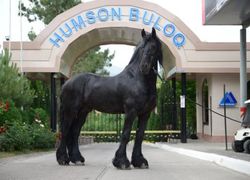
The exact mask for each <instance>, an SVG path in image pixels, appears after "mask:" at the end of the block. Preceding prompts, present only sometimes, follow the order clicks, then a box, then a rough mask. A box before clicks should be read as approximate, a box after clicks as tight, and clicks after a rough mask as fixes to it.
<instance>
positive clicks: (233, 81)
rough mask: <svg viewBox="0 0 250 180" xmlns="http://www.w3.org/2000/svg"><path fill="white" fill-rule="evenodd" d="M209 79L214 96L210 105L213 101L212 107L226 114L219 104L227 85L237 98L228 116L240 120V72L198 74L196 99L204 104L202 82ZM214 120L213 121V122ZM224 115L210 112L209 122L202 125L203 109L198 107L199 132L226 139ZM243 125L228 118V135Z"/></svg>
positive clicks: (212, 95)
mask: <svg viewBox="0 0 250 180" xmlns="http://www.w3.org/2000/svg"><path fill="white" fill-rule="evenodd" d="M205 78H206V79H207V81H208V86H209V97H210V96H211V97H212V101H211V102H210V100H209V107H210V104H211V103H212V109H213V110H214V111H216V112H218V113H221V114H224V108H223V107H220V106H219V103H220V101H221V98H222V97H223V87H224V84H225V85H226V91H231V92H232V93H233V95H234V96H235V98H236V100H237V104H236V106H235V107H231V108H230V107H229V108H227V116H228V117H231V118H233V119H236V120H238V121H240V118H239V117H240V110H239V107H240V104H239V100H240V82H239V74H225V73H223V74H222V73H220V74H218V73H216V74H197V75H196V80H197V86H196V98H197V99H196V101H197V102H198V103H200V104H202V83H203V80H204V79H205ZM211 121H212V123H211ZM224 127H225V126H224V117H222V116H219V115H217V114H215V113H212V117H211V114H210V112H209V124H208V125H204V126H202V109H201V108H200V107H197V133H198V134H199V135H204V136H205V137H209V136H211V135H212V136H213V139H217V140H220V141H221V140H223V139H224V132H225V128H224ZM240 127H241V126H240V124H239V123H236V122H233V121H231V120H227V128H228V129H227V133H228V136H231V137H232V136H233V134H234V132H235V131H236V130H237V129H239V128H240Z"/></svg>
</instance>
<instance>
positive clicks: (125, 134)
mask: <svg viewBox="0 0 250 180" xmlns="http://www.w3.org/2000/svg"><path fill="white" fill-rule="evenodd" d="M136 115H137V113H136V111H135V110H130V111H128V112H126V114H125V122H124V127H123V131H122V135H121V140H120V146H119V148H118V149H117V151H116V153H115V157H114V159H113V161H112V162H113V165H114V166H115V167H117V168H118V169H129V168H130V162H129V160H128V158H127V153H126V147H127V144H128V142H129V139H130V133H131V129H132V125H133V121H134V119H135V117H136Z"/></svg>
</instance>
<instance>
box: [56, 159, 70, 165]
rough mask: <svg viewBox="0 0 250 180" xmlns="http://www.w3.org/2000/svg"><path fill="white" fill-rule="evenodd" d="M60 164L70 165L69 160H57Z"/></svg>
mask: <svg viewBox="0 0 250 180" xmlns="http://www.w3.org/2000/svg"><path fill="white" fill-rule="evenodd" d="M57 162H58V164H59V165H61V166H68V165H69V160H57Z"/></svg>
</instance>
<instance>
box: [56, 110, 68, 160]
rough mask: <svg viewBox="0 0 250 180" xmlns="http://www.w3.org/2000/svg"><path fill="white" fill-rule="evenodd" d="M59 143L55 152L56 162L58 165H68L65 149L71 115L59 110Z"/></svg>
mask: <svg viewBox="0 0 250 180" xmlns="http://www.w3.org/2000/svg"><path fill="white" fill-rule="evenodd" d="M60 118H61V142H60V146H59V147H58V149H57V151H56V158H57V162H58V163H59V164H60V165H68V164H69V156H68V153H67V149H66V144H67V139H68V135H69V130H70V126H71V123H72V115H71V114H70V112H69V111H68V110H67V109H63V108H61V117H60Z"/></svg>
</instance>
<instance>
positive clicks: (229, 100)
mask: <svg viewBox="0 0 250 180" xmlns="http://www.w3.org/2000/svg"><path fill="white" fill-rule="evenodd" d="M236 104H237V100H236V99H235V97H234V95H233V93H232V92H226V93H225V96H224V97H223V98H222V99H221V101H220V104H219V105H220V106H221V107H223V106H224V105H225V106H227V107H234V106H235V105H236Z"/></svg>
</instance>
